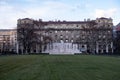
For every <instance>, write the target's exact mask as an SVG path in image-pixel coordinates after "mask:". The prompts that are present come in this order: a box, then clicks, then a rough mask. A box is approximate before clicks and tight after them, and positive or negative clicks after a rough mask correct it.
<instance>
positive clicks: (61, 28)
mask: <svg viewBox="0 0 120 80" xmlns="http://www.w3.org/2000/svg"><path fill="white" fill-rule="evenodd" d="M112 30H113V23H112V19H111V18H103V17H102V18H97V19H96V20H90V19H88V20H84V21H60V20H58V21H42V20H41V19H40V20H33V19H29V18H24V19H18V23H17V37H18V48H19V53H23V54H24V53H26V54H28V53H41V52H42V53H50V54H74V53H92V54H103V53H113V34H112V33H113V31H112Z"/></svg>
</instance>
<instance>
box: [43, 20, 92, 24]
mask: <svg viewBox="0 0 120 80" xmlns="http://www.w3.org/2000/svg"><path fill="white" fill-rule="evenodd" d="M92 22H94V21H47V22H45V23H47V24H84V23H92Z"/></svg>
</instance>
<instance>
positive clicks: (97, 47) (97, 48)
mask: <svg viewBox="0 0 120 80" xmlns="http://www.w3.org/2000/svg"><path fill="white" fill-rule="evenodd" d="M98 45H99V44H98V43H96V53H98V50H99V46H98Z"/></svg>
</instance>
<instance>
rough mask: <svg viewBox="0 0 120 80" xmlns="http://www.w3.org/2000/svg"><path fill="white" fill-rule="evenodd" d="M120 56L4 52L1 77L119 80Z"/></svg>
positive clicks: (0, 79) (4, 79)
mask: <svg viewBox="0 0 120 80" xmlns="http://www.w3.org/2000/svg"><path fill="white" fill-rule="evenodd" d="M119 79H120V57H119V56H117V57H112V56H94V55H59V56H58V55H18V56H17V55H16V56H0V80H119Z"/></svg>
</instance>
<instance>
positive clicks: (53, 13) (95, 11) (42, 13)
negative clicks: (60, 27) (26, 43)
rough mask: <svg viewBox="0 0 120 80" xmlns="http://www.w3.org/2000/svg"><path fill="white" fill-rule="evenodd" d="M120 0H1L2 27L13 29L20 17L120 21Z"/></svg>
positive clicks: (0, 19) (0, 17)
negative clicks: (104, 18) (105, 18)
mask: <svg viewBox="0 0 120 80" xmlns="http://www.w3.org/2000/svg"><path fill="white" fill-rule="evenodd" d="M119 4H120V0H0V29H9V28H10V29H13V28H16V26H17V19H19V18H21V19H22V18H33V19H35V20H36V19H37V20H38V19H43V20H45V21H48V20H68V21H72V20H74V21H83V20H84V19H85V18H86V19H87V18H90V19H96V18H97V17H98V18H99V17H107V18H109V17H111V18H112V19H113V23H114V25H116V24H118V23H119V22H120V5H119Z"/></svg>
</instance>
